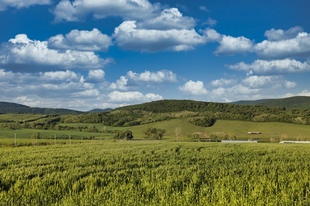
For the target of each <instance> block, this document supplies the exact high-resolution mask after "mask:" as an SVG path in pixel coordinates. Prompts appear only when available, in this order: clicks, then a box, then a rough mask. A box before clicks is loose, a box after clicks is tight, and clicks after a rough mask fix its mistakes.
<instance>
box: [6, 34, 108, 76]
mask: <svg viewBox="0 0 310 206" xmlns="http://www.w3.org/2000/svg"><path fill="white" fill-rule="evenodd" d="M47 44H48V43H47V41H37V40H30V39H28V37H27V35H25V34H19V35H17V36H16V37H15V39H10V40H9V43H4V44H2V51H0V64H2V65H3V67H5V68H8V67H9V68H11V69H15V70H23V69H24V68H25V67H27V65H28V67H30V69H33V70H35V69H36V66H40V69H42V68H47V69H48V68H49V67H61V68H65V69H72V68H79V69H94V68H102V67H104V66H105V65H106V64H107V63H110V62H113V59H102V58H100V57H99V56H98V55H96V54H95V53H94V52H80V51H72V50H66V51H65V52H58V51H57V50H52V49H49V48H48V47H47ZM42 66H44V67H42Z"/></svg>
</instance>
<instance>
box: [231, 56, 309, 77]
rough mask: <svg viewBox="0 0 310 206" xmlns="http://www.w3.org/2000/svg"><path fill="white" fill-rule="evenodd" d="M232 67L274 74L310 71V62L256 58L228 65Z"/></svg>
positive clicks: (250, 72)
mask: <svg viewBox="0 0 310 206" xmlns="http://www.w3.org/2000/svg"><path fill="white" fill-rule="evenodd" d="M226 66H227V67H228V68H230V69H234V70H237V71H244V72H248V74H249V75H252V74H257V75H266V74H267V75H274V74H289V73H303V72H310V64H309V63H307V62H304V63H302V62H300V61H296V60H295V59H283V60H272V61H266V60H256V61H255V62H253V63H252V64H246V63H244V62H240V63H238V64H235V65H226Z"/></svg>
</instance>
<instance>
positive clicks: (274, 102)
mask: <svg viewBox="0 0 310 206" xmlns="http://www.w3.org/2000/svg"><path fill="white" fill-rule="evenodd" d="M231 104H238V105H264V106H268V107H285V108H286V109H310V97H306V96H297V97H288V98H282V99H260V100H253V101H251V100H242V101H237V102H231Z"/></svg>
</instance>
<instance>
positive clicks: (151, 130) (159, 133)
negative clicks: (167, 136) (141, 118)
mask: <svg viewBox="0 0 310 206" xmlns="http://www.w3.org/2000/svg"><path fill="white" fill-rule="evenodd" d="M142 133H143V134H144V138H145V139H162V137H163V135H164V133H166V130H165V129H160V128H158V129H157V128H155V127H147V128H145V129H144V130H143V131H142Z"/></svg>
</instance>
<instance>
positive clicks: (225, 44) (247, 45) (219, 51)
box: [214, 35, 253, 56]
mask: <svg viewBox="0 0 310 206" xmlns="http://www.w3.org/2000/svg"><path fill="white" fill-rule="evenodd" d="M218 42H219V43H220V46H218V47H217V48H216V50H215V52H214V53H215V54H216V55H219V56H225V55H235V54H238V53H246V52H250V51H251V49H252V47H253V41H251V40H250V39H247V38H245V37H243V36H241V37H232V36H226V35H223V36H222V39H221V40H219V41H218Z"/></svg>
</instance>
